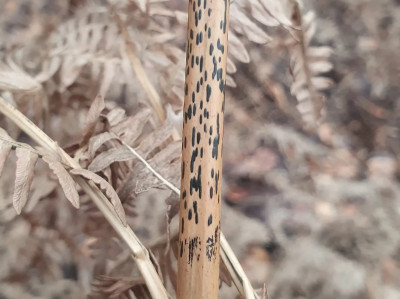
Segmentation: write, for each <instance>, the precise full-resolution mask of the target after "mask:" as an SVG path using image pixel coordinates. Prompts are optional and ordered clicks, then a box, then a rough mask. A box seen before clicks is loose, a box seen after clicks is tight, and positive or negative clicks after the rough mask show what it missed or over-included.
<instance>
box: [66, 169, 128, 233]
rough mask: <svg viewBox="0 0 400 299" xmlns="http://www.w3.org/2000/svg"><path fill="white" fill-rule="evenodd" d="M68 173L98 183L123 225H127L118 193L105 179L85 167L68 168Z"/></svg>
mask: <svg viewBox="0 0 400 299" xmlns="http://www.w3.org/2000/svg"><path fill="white" fill-rule="evenodd" d="M70 173H72V174H74V175H79V176H82V177H84V178H86V179H88V180H91V181H93V182H94V183H96V184H98V185H99V186H100V188H101V190H103V191H105V194H106V196H107V197H108V198H109V199H110V201H111V204H112V205H113V207H114V209H115V212H116V213H117V215H118V217H119V219H120V220H121V222H122V223H123V224H124V226H126V225H127V224H126V218H125V211H124V208H123V207H122V203H121V200H120V199H119V197H118V194H117V192H115V190H114V188H113V187H112V186H111V185H110V184H109V183H108V182H107V181H106V180H105V179H103V178H102V177H101V176H99V175H97V174H95V173H93V172H91V171H90V170H87V169H72V170H70Z"/></svg>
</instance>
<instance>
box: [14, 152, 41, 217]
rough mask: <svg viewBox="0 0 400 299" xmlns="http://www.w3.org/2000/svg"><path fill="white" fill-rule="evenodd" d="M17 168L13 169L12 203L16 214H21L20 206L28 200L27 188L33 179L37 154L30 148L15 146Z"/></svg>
mask: <svg viewBox="0 0 400 299" xmlns="http://www.w3.org/2000/svg"><path fill="white" fill-rule="evenodd" d="M15 152H16V156H17V168H16V171H15V185H14V194H13V205H14V208H15V210H16V211H17V214H21V211H22V208H23V207H24V206H25V204H26V202H27V201H28V195H29V189H30V187H31V184H32V180H33V171H34V167H35V164H36V162H37V159H38V156H37V155H36V154H35V153H34V152H33V151H31V150H29V149H26V148H22V147H17V149H16V150H15Z"/></svg>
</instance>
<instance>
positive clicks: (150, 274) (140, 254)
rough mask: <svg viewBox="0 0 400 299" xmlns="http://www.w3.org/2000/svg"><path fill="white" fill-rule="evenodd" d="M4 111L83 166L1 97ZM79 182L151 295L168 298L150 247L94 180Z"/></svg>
mask: <svg viewBox="0 0 400 299" xmlns="http://www.w3.org/2000/svg"><path fill="white" fill-rule="evenodd" d="M0 111H1V112H2V113H3V114H5V115H6V116H7V117H8V118H10V119H11V120H12V121H13V122H14V123H16V124H17V125H18V126H19V127H20V128H21V129H22V130H24V131H25V132H26V133H27V134H28V135H29V136H30V137H31V138H32V139H33V140H34V141H35V142H37V143H38V144H39V145H40V146H42V147H43V148H45V149H46V150H47V151H49V152H51V153H52V154H53V155H56V156H60V157H61V159H62V160H63V161H64V162H65V163H66V164H67V165H68V166H69V167H71V168H73V169H75V170H76V169H81V167H80V165H79V164H78V163H77V162H76V161H75V160H74V159H72V158H71V157H70V156H69V155H67V153H65V152H64V151H63V150H62V149H61V148H60V147H59V146H58V145H57V143H56V142H55V141H53V140H52V139H51V138H50V137H48V136H47V135H46V134H45V133H44V132H43V131H41V130H40V129H39V128H38V127H36V126H35V125H34V124H33V123H32V122H31V121H29V120H28V119H27V118H26V117H25V116H24V115H23V114H22V113H20V112H19V111H18V110H17V109H15V108H14V107H12V106H11V105H10V104H8V103H6V102H5V101H4V100H3V99H2V98H0ZM91 176H92V175H91ZM76 181H77V183H78V184H79V185H80V186H81V187H82V189H83V190H84V191H85V192H86V193H87V194H88V195H89V196H90V198H91V199H92V200H93V201H94V202H95V203H96V205H97V207H98V208H99V210H100V211H101V212H102V213H103V215H104V216H105V217H106V219H107V221H108V222H109V223H110V224H111V226H112V227H113V228H114V229H115V231H116V232H117V233H118V234H119V235H120V237H121V238H122V239H123V240H124V241H125V242H126V244H127V245H128V246H129V248H130V250H131V252H132V254H133V258H134V260H135V262H136V264H137V266H138V268H139V271H140V273H141V274H142V276H143V278H144V280H145V281H146V285H147V287H148V289H149V291H150V293H151V295H152V296H153V297H155V298H167V293H166V290H165V288H164V286H163V284H162V282H161V280H160V278H159V276H158V274H157V272H156V270H155V269H154V267H153V265H152V263H151V261H150V258H149V255H148V252H147V250H146V248H145V247H144V246H143V245H142V244H141V243H140V241H139V240H138V239H137V237H136V235H135V234H134V233H133V231H132V230H131V229H130V227H129V226H124V225H123V224H122V222H121V220H120V219H119V216H118V214H117V213H116V212H115V211H114V208H113V206H112V204H111V203H110V202H109V201H108V199H107V198H106V197H105V196H104V194H103V193H102V192H101V191H100V190H99V189H98V188H97V187H96V185H95V184H94V183H93V182H86V181H85V180H83V179H82V178H80V177H76ZM100 183H101V182H100ZM103 188H104V187H103Z"/></svg>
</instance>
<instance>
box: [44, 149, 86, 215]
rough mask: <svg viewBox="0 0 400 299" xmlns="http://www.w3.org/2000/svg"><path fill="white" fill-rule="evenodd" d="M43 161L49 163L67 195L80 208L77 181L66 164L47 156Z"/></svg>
mask: <svg viewBox="0 0 400 299" xmlns="http://www.w3.org/2000/svg"><path fill="white" fill-rule="evenodd" d="M43 161H44V162H46V163H47V165H49V168H50V169H51V170H52V171H53V172H54V174H55V175H56V176H57V178H58V182H59V183H60V185H61V188H62V189H63V191H64V194H65V197H66V198H67V199H68V200H69V202H70V203H71V204H72V205H73V206H74V207H75V208H77V209H79V194H78V191H77V190H76V187H75V181H74V180H73V179H72V178H71V176H70V175H69V173H68V171H67V170H66V169H65V168H64V166H63V165H62V164H61V163H60V162H59V161H56V160H54V159H51V158H49V157H47V156H44V157H43Z"/></svg>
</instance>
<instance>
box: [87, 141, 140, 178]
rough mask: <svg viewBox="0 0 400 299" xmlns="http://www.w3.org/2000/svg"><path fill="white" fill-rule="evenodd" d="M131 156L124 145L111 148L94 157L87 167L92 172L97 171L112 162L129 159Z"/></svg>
mask: <svg viewBox="0 0 400 299" xmlns="http://www.w3.org/2000/svg"><path fill="white" fill-rule="evenodd" d="M133 158H134V156H133V155H132V153H131V152H130V151H129V150H128V149H127V148H126V147H125V146H120V147H117V148H111V149H109V150H108V151H105V152H102V153H101V154H99V155H98V156H97V157H96V158H94V159H93V161H92V163H90V165H89V167H88V169H89V170H90V171H93V172H99V171H101V170H103V169H104V168H106V167H108V166H110V165H111V164H112V163H114V162H123V161H129V160H132V159H133Z"/></svg>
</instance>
